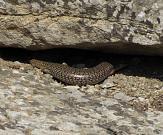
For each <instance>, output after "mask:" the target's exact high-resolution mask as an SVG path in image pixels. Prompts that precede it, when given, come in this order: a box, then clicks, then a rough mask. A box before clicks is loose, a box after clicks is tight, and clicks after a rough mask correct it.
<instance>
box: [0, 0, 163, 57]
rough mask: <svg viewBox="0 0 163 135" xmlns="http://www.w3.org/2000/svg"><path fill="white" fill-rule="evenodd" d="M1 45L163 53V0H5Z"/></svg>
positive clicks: (0, 2) (0, 8)
mask: <svg viewBox="0 0 163 135" xmlns="http://www.w3.org/2000/svg"><path fill="white" fill-rule="evenodd" d="M0 46H1V47H19V48H26V49H31V50H40V49H49V48H57V47H74V48H91V49H101V50H104V51H108V52H109V51H110V52H116V53H127V54H129V53H132V54H157V55H162V54H163V2H162V0H155V1H153V0H130V1H124V0H90V1H83V0H80V1H79V0H75V1H62V0H55V1H49V0H44V1H43V0H38V1H30V2H29V1H27V0H14V1H5V0H0Z"/></svg>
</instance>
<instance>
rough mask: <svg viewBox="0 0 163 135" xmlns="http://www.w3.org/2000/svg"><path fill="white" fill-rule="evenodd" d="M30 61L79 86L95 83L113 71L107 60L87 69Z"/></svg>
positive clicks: (63, 80)
mask: <svg viewBox="0 0 163 135" xmlns="http://www.w3.org/2000/svg"><path fill="white" fill-rule="evenodd" d="M30 63H31V64H32V66H33V67H37V68H40V69H41V70H42V71H44V72H46V73H49V74H51V75H52V76H53V77H54V78H56V79H58V80H60V81H61V82H64V83H66V84H71V85H79V86H82V85H87V84H89V85H93V84H97V83H99V82H101V81H103V80H104V79H106V78H107V77H108V76H109V75H112V74H113V73H114V72H115V70H114V68H113V66H112V65H111V64H110V63H108V62H102V63H100V64H98V65H97V66H95V67H92V68H87V69H85V68H74V67H70V66H68V65H63V64H58V63H52V62H46V61H42V60H36V59H32V60H30Z"/></svg>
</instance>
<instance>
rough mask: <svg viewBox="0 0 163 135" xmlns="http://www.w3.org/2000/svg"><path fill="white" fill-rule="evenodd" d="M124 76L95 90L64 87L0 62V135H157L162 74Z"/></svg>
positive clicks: (161, 122) (162, 125)
mask: <svg viewBox="0 0 163 135" xmlns="http://www.w3.org/2000/svg"><path fill="white" fill-rule="evenodd" d="M140 66H141V64H140ZM145 67H147V66H145ZM142 69H143V68H141V70H142ZM160 70H161V71H162V67H161V65H160ZM146 71H148V70H147V69H146ZM132 72H133V71H132ZM150 72H152V73H154V72H153V71H152V70H150ZM127 73H130V70H128V69H126V74H124V73H123V74H122V73H117V74H115V75H113V76H110V77H108V79H106V80H105V81H104V82H103V83H101V84H98V85H95V86H83V87H78V86H66V85H64V84H62V83H59V82H57V81H56V80H54V79H53V78H52V76H51V75H49V74H43V73H42V72H41V71H40V70H39V69H36V68H33V67H32V66H31V65H29V64H23V63H20V62H11V61H4V60H3V59H0V80H1V81H0V91H1V92H0V121H1V122H0V134H2V135H6V134H7V135H45V134H48V135H54V134H57V135H83V134H84V135H89V134H93V135H140V134H144V135H161V134H163V104H162V101H163V98H162V95H163V90H162V87H163V83H162V81H161V80H159V79H161V76H162V74H161V73H160V74H159V77H160V78H159V79H156V78H150V79H149V78H147V77H142V76H140V75H138V76H134V75H132V76H130V75H127ZM153 75H154V76H155V77H156V76H157V73H155V74H153ZM140 82H141V84H140ZM152 98H153V99H154V102H153V101H152Z"/></svg>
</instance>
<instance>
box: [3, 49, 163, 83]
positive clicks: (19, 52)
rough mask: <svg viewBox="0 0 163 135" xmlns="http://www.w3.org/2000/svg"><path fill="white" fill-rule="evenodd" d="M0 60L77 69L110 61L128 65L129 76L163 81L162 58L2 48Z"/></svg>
mask: <svg viewBox="0 0 163 135" xmlns="http://www.w3.org/2000/svg"><path fill="white" fill-rule="evenodd" d="M0 58H2V59H5V60H10V61H20V62H23V63H29V60H30V59H32V58H34V59H41V60H44V61H50V62H58V63H63V62H65V63H67V64H68V65H70V66H75V67H76V65H84V66H86V67H92V66H95V65H97V64H98V63H100V62H102V61H108V62H110V63H112V64H113V65H114V66H115V67H118V66H119V65H120V64H128V65H129V66H128V67H127V68H125V69H123V70H121V71H120V72H121V73H123V74H125V75H127V76H141V77H142V76H143V77H147V78H156V79H159V80H161V81H163V62H162V57H161V56H142V55H141V56H140V55H139V56H136V55H121V54H111V53H103V52H99V51H90V50H81V49H71V48H67V49H66V48H60V49H59V48H57V49H49V50H42V51H28V50H24V49H16V48H1V49H0ZM77 67H78V66H77Z"/></svg>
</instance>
